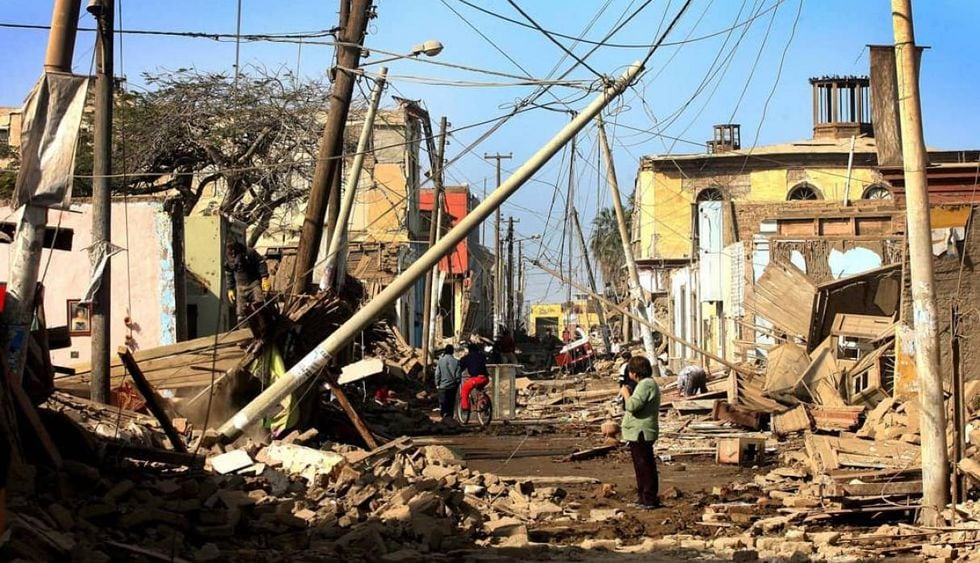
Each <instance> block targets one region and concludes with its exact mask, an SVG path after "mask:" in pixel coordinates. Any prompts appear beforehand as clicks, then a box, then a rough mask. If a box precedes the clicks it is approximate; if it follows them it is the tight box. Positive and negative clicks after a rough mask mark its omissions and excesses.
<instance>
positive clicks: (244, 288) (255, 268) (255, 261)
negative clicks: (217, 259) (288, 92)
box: [225, 241, 271, 322]
mask: <svg viewBox="0 0 980 563" xmlns="http://www.w3.org/2000/svg"><path fill="white" fill-rule="evenodd" d="M225 286H226V289H227V292H228V300H229V301H231V302H232V303H234V304H235V313H236V314H237V315H238V322H241V321H242V320H244V319H245V317H246V316H247V313H246V311H245V308H246V306H248V305H253V304H260V303H262V302H263V301H264V300H265V293H266V292H267V291H269V290H270V289H271V285H270V283H269V268H268V266H266V264H265V260H264V259H263V258H262V257H261V256H259V253H258V252H256V251H255V249H253V248H245V245H244V244H242V243H240V242H237V241H232V242H229V243H228V244H227V246H225Z"/></svg>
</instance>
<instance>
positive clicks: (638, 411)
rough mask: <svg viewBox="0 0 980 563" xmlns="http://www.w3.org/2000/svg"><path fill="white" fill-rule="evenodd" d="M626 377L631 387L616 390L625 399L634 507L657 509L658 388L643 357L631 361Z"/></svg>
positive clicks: (651, 367) (647, 361)
mask: <svg viewBox="0 0 980 563" xmlns="http://www.w3.org/2000/svg"><path fill="white" fill-rule="evenodd" d="M628 377H629V379H630V380H632V381H633V382H634V383H635V387H634V388H632V389H631V388H630V386H629V385H625V384H624V385H622V386H621V387H620V390H619V394H620V396H621V397H622V398H623V400H624V405H623V409H624V410H625V411H626V412H625V414H624V415H623V422H622V433H623V440H625V441H626V442H627V443H628V444H629V449H630V455H631V456H632V458H633V471H634V472H635V474H636V490H637V497H638V500H637V502H636V504H635V507H637V508H642V509H652V508H658V507H659V506H660V497H659V488H660V478H659V476H658V474H657V462H656V458H655V456H654V453H653V445H654V443H656V441H657V437H658V436H659V434H660V425H659V420H658V417H659V416H660V386H659V385H658V384H657V382H656V380H655V379H653V366H651V365H650V360H648V359H646V358H645V357H643V356H635V357H632V358H630V361H629V368H628Z"/></svg>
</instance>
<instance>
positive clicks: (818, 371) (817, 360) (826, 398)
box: [794, 337, 846, 407]
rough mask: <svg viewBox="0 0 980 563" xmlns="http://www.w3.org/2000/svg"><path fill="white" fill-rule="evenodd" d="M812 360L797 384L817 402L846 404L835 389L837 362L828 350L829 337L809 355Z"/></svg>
mask: <svg viewBox="0 0 980 563" xmlns="http://www.w3.org/2000/svg"><path fill="white" fill-rule="evenodd" d="M810 357H811V358H813V360H812V361H811V362H810V365H809V366H807V368H806V371H804V372H803V373H802V374H801V375H800V378H799V380H798V381H797V385H796V386H794V388H796V387H797V386H799V385H802V386H803V387H804V388H805V389H806V391H807V392H808V394H809V395H810V398H811V399H813V400H814V401H816V402H817V403H818V404H821V405H825V406H832V407H843V406H846V404H845V403H844V399H842V398H841V396H840V393H839V392H838V391H837V376H838V373H837V362H836V361H835V360H834V357H833V354H832V353H831V350H830V337H828V338H826V339H825V340H824V341H823V342H821V343H820V345H819V346H817V347H816V348H815V349H814V350H813V354H811V355H810Z"/></svg>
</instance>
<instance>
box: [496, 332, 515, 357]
mask: <svg viewBox="0 0 980 563" xmlns="http://www.w3.org/2000/svg"><path fill="white" fill-rule="evenodd" d="M493 345H494V348H496V349H497V353H498V354H499V355H500V363H502V364H516V363H517V342H515V341H514V337H513V336H511V335H510V331H509V330H507V329H506V328H504V329H501V331H500V336H499V337H498V338H497V341H496V342H494V343H493Z"/></svg>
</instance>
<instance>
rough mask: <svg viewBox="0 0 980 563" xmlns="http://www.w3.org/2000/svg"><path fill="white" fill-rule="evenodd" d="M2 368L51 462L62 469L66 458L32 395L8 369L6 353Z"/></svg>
mask: <svg viewBox="0 0 980 563" xmlns="http://www.w3.org/2000/svg"><path fill="white" fill-rule="evenodd" d="M0 369H2V370H3V373H4V374H5V377H6V379H7V388H8V389H10V392H11V393H13V395H14V400H15V401H16V402H17V406H18V407H20V412H21V413H22V414H23V415H24V418H26V419H27V421H28V422H29V423H30V425H31V428H33V429H34V433H35V434H36V435H37V438H38V440H40V441H41V446H42V447H44V452H45V453H47V454H48V457H49V458H51V462H52V463H53V464H54V467H55V468H56V469H58V470H60V469H61V468H62V467H63V466H64V460H63V459H62V457H61V452H60V451H58V447H57V446H55V444H54V440H52V439H51V435H50V434H48V429H47V428H46V427H45V426H44V423H43V422H41V417H40V416H38V414H37V410H36V409H35V408H34V404H33V403H32V402H31V399H30V397H28V396H27V393H26V392H25V391H24V388H23V387H21V386H20V382H19V381H17V378H16V376H14V374H13V372H11V371H10V370H9V369H7V356H6V354H0Z"/></svg>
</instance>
